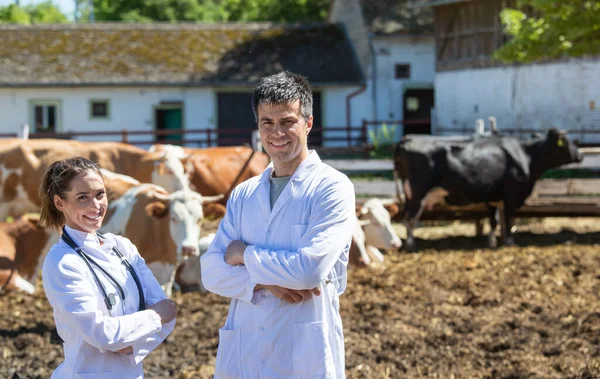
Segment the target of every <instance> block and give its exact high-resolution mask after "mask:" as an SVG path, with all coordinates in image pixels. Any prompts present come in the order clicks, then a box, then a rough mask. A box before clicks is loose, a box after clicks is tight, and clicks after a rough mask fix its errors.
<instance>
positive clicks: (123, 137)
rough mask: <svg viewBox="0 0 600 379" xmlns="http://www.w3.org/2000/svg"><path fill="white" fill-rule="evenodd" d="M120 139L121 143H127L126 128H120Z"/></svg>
mask: <svg viewBox="0 0 600 379" xmlns="http://www.w3.org/2000/svg"><path fill="white" fill-rule="evenodd" d="M121 141H122V142H123V143H129V142H128V141H127V129H123V130H121Z"/></svg>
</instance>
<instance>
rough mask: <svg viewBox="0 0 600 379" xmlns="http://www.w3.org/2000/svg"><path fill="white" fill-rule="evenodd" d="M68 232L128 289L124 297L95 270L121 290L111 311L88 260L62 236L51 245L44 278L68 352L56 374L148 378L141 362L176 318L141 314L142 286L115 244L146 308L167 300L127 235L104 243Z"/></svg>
mask: <svg viewBox="0 0 600 379" xmlns="http://www.w3.org/2000/svg"><path fill="white" fill-rule="evenodd" d="M66 230H67V233H68V234H69V236H71V238H72V239H73V240H74V241H75V242H76V244H77V245H78V246H79V247H81V248H82V249H83V251H84V252H85V253H87V254H88V255H89V256H91V257H92V259H94V260H95V261H96V262H97V263H99V264H100V265H101V266H102V268H104V269H105V270H107V271H108V272H109V273H110V274H111V275H112V276H113V277H114V278H115V280H116V281H117V282H118V283H119V285H120V286H121V287H122V288H123V291H124V293H125V301H124V302H123V299H121V298H120V296H119V292H118V291H117V289H116V287H115V286H114V285H113V284H112V283H111V282H110V281H109V280H108V279H106V277H105V276H104V274H103V273H102V272H100V271H99V270H98V269H97V268H94V270H96V271H95V272H96V274H97V275H98V278H99V279H100V281H101V282H102V283H103V284H104V287H105V288H106V292H107V293H116V294H115V299H116V304H115V305H114V306H113V309H112V312H111V313H112V315H110V314H109V311H108V309H107V307H106V305H105V303H104V297H103V295H102V293H101V291H100V289H99V288H98V286H97V284H96V282H95V281H94V278H93V276H92V273H91V272H90V270H89V268H88V266H87V265H86V264H85V262H84V261H83V259H82V258H81V257H80V256H79V255H78V254H77V253H76V252H75V251H74V250H73V249H71V248H70V247H69V246H68V245H67V244H66V243H65V242H64V241H63V240H62V239H61V240H60V241H59V242H57V243H56V244H55V245H53V246H52V248H51V249H50V251H49V252H48V254H47V255H46V258H45V259H44V264H43V266H42V278H43V284H44V290H45V291H46V296H47V298H48V301H49V302H50V304H51V305H52V307H53V309H54V321H55V322H56V329H57V331H58V335H59V336H60V337H61V338H62V339H63V341H64V344H63V347H64V354H65V360H64V362H63V363H62V364H61V365H59V366H58V368H57V369H56V370H55V371H54V373H53V374H52V378H60V379H63V378H82V379H83V378H85V379H90V378H93V379H99V378H107V379H116V378H143V377H144V371H143V367H142V360H143V359H144V358H145V357H146V356H147V355H148V354H149V353H150V352H151V351H152V350H154V349H155V348H156V347H157V346H158V345H159V344H160V343H161V342H162V341H164V339H165V338H166V337H167V336H168V335H169V334H170V333H171V332H172V331H173V328H174V327H175V320H173V321H171V322H169V323H166V324H165V325H161V322H160V316H159V315H158V314H157V313H156V312H154V311H152V310H145V311H141V312H138V306H139V294H138V288H137V286H136V284H135V281H134V280H133V277H132V276H131V274H130V273H129V271H127V270H126V268H125V266H124V265H123V264H122V263H121V261H120V259H119V257H118V256H117V255H116V254H115V253H114V252H113V251H112V247H113V246H114V245H115V244H116V246H117V248H118V249H119V251H120V252H121V253H122V254H123V255H124V256H125V257H126V258H127V260H128V261H129V263H130V264H131V265H132V266H133V268H134V270H135V271H136V273H137V275H138V277H139V279H140V281H141V283H142V287H143V291H144V296H145V301H146V306H148V305H152V304H155V303H157V302H158V301H160V300H162V299H166V298H167V297H166V295H165V293H164V292H163V290H162V289H161V287H160V285H159V284H158V282H157V281H156V279H155V278H154V275H153V274H152V272H151V271H150V270H149V269H148V267H147V266H146V264H145V262H144V259H143V258H142V257H141V256H140V255H139V253H138V251H137V249H136V247H135V246H134V245H133V244H132V243H131V242H130V241H129V240H128V239H127V238H124V237H121V236H116V235H114V234H110V233H107V234H104V236H105V237H106V238H105V242H104V243H103V244H102V246H100V244H99V243H98V240H97V238H96V237H95V236H94V235H92V234H88V233H84V232H81V231H78V230H74V229H71V228H69V227H66ZM128 346H132V347H133V354H131V355H124V354H119V353H115V352H116V351H118V350H120V349H123V348H125V347H128Z"/></svg>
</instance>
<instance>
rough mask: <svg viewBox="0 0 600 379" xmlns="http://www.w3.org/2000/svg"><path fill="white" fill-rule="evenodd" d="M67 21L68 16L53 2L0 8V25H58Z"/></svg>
mask: <svg viewBox="0 0 600 379" xmlns="http://www.w3.org/2000/svg"><path fill="white" fill-rule="evenodd" d="M67 21H68V20H67V16H65V15H64V14H63V13H62V12H61V11H60V9H58V8H57V7H56V6H55V5H54V4H53V3H52V1H45V2H43V3H38V4H35V5H33V4H32V5H26V6H24V7H21V6H18V5H15V4H10V5H7V6H4V7H0V23H3V24H25V25H28V24H42V23H52V24H57V23H65V22H67Z"/></svg>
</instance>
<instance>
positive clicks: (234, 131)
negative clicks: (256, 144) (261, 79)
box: [217, 92, 256, 146]
mask: <svg viewBox="0 0 600 379" xmlns="http://www.w3.org/2000/svg"><path fill="white" fill-rule="evenodd" d="M217 117H218V122H219V124H218V129H219V135H218V137H217V143H218V145H219V146H238V145H242V144H245V143H247V144H250V143H251V141H252V131H253V130H254V129H256V121H254V113H252V92H219V93H217Z"/></svg>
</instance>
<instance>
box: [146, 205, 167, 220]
mask: <svg viewBox="0 0 600 379" xmlns="http://www.w3.org/2000/svg"><path fill="white" fill-rule="evenodd" d="M144 210H145V211H146V214H147V215H148V216H149V217H156V218H162V217H165V216H166V215H167V211H168V208H167V206H166V205H165V204H164V203H161V202H160V201H153V202H152V203H150V204H148V205H146V207H145V208H144Z"/></svg>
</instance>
